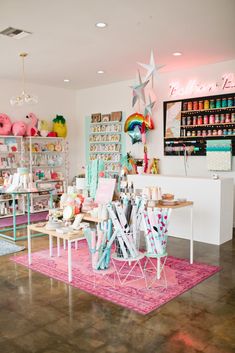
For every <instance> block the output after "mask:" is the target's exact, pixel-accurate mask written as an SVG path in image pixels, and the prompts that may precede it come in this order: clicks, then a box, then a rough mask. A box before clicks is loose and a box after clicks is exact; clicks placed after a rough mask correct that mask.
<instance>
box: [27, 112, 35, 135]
mask: <svg viewBox="0 0 235 353" xmlns="http://www.w3.org/2000/svg"><path fill="white" fill-rule="evenodd" d="M26 118H27V119H29V124H28V125H27V130H26V135H27V136H36V135H37V133H38V129H37V122H38V118H37V117H36V115H35V114H34V113H29V115H27V116H26Z"/></svg>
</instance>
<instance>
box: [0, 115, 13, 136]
mask: <svg viewBox="0 0 235 353" xmlns="http://www.w3.org/2000/svg"><path fill="white" fill-rule="evenodd" d="M11 127H12V123H11V120H10V118H9V116H8V115H6V114H3V113H1V114H0V135H3V136H5V135H10V133H11Z"/></svg>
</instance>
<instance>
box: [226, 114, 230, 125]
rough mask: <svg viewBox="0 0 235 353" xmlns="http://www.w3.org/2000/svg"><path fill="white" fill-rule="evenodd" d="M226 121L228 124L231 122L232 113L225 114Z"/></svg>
mask: <svg viewBox="0 0 235 353" xmlns="http://www.w3.org/2000/svg"><path fill="white" fill-rule="evenodd" d="M225 122H226V124H227V123H231V115H230V113H227V114H226V115H225Z"/></svg>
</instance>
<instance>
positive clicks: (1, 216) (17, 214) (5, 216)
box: [0, 212, 25, 218]
mask: <svg viewBox="0 0 235 353" xmlns="http://www.w3.org/2000/svg"><path fill="white" fill-rule="evenodd" d="M23 215H25V213H23V212H19V213H18V212H17V213H16V216H23ZM9 217H13V214H12V213H10V214H8V215H4V216H3V215H0V218H9Z"/></svg>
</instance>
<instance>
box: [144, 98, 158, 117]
mask: <svg viewBox="0 0 235 353" xmlns="http://www.w3.org/2000/svg"><path fill="white" fill-rule="evenodd" d="M155 103H156V101H154V102H152V101H151V97H150V96H149V104H147V105H146V106H145V108H144V116H145V117H146V116H152V115H153V112H152V109H153V107H154V104H155Z"/></svg>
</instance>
